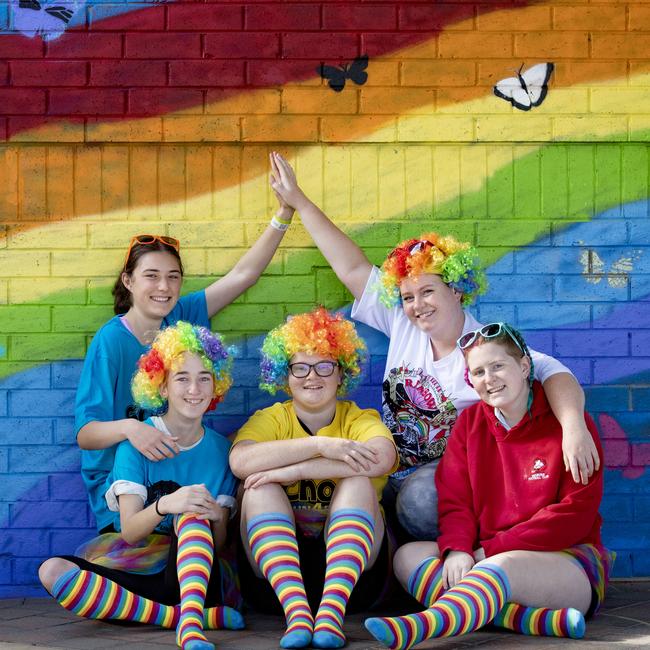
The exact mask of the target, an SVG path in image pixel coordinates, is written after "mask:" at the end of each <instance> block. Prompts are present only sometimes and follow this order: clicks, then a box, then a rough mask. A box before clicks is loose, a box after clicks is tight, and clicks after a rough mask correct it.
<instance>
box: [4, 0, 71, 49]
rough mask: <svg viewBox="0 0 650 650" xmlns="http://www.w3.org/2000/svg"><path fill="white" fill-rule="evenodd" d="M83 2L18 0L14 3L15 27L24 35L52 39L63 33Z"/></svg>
mask: <svg viewBox="0 0 650 650" xmlns="http://www.w3.org/2000/svg"><path fill="white" fill-rule="evenodd" d="M81 6H82V3H81V2H77V1H74V2H70V1H68V0H63V1H61V0H50V1H49V2H47V1H39V0H18V2H15V3H14V5H13V12H12V22H13V29H14V30H16V31H18V32H20V33H21V34H23V35H24V36H27V37H29V38H33V37H34V36H41V38H42V39H43V40H44V41H51V40H54V39H55V38H58V37H59V36H61V34H63V32H64V31H65V28H66V27H67V25H68V23H69V22H70V20H71V18H72V17H73V15H74V14H75V12H76V11H77V10H78V9H79V8H80V7H81Z"/></svg>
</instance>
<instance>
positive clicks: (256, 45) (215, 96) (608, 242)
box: [0, 0, 650, 596]
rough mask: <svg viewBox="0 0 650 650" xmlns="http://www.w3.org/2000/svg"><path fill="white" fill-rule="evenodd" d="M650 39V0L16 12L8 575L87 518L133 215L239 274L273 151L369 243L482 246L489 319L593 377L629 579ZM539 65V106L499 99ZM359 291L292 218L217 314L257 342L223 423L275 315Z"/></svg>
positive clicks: (230, 421) (648, 372)
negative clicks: (81, 388)
mask: <svg viewBox="0 0 650 650" xmlns="http://www.w3.org/2000/svg"><path fill="white" fill-rule="evenodd" d="M649 52H650V5H648V3H647V2H645V1H643V0H638V1H634V0H630V1H628V2H617V1H616V0H603V1H602V2H599V1H598V0H593V1H591V2H587V1H586V0H540V1H534V0H529V1H526V0H517V1H516V2H515V1H509V0H502V1H500V2H492V1H489V0H485V1H483V2H473V1H472V0H467V1H462V0H458V1H455V2H454V1H449V2H437V1H436V2H434V1H433V0H426V1H420V2H418V1H416V0H413V1H405V2H400V1H399V0H385V1H382V0H373V1H368V2H365V1H356V2H341V1H326V0H325V1H321V2H309V1H305V2H295V3H294V2H283V1H279V0H278V1H272V0H260V1H254V0H251V1H249V2H239V1H237V0H234V1H228V0H222V1H218V0H213V1H209V0H208V1H205V2H199V1H196V2H185V1H178V2H172V1H170V2H149V1H147V0H139V1H138V2H119V1H117V0H115V1H113V0H107V1H105V2H101V1H95V0H89V1H88V2H86V3H84V2H82V1H81V0H79V1H70V0H65V1H63V2H58V1H54V0H43V1H42V0H8V1H7V0H6V1H5V2H4V3H3V4H2V5H0V138H1V139H2V141H3V142H2V143H1V144H0V156H1V164H0V215H1V216H0V218H1V221H2V226H1V232H0V237H1V239H0V303H1V306H0V378H1V379H0V527H1V528H2V530H1V531H0V596H7V595H19V594H42V593H43V592H42V590H40V588H39V587H37V586H36V584H35V583H36V568H37V566H38V564H39V562H40V561H41V559H42V558H44V557H46V556H48V555H50V554H54V553H67V552H71V551H73V550H74V548H75V547H76V545H77V544H78V543H79V542H80V541H82V540H85V539H87V538H88V537H89V536H90V535H91V533H92V519H91V516H90V514H89V510H88V507H87V504H86V498H85V493H84V488H83V485H82V483H81V480H80V478H79V475H78V465H79V453H78V450H77V448H76V445H75V441H74V431H73V418H72V413H73V403H74V393H75V386H76V381H77V378H78V374H79V370H80V365H81V362H80V359H82V358H83V355H84V352H85V349H86V346H87V344H88V341H89V339H90V337H91V336H92V334H93V332H94V331H95V330H96V328H97V327H98V326H99V325H100V324H101V323H102V322H103V321H105V320H106V319H107V318H108V317H109V316H110V315H111V300H110V292H109V285H110V284H111V282H112V281H113V280H114V277H115V275H116V273H117V271H118V269H119V266H120V264H121V261H122V255H123V252H124V249H125V246H126V243H127V241H128V238H129V236H130V235H131V234H134V233H136V232H152V231H153V232H164V233H167V234H170V235H173V236H176V237H179V238H180V239H181V240H182V244H183V249H184V259H185V262H186V266H187V270H188V271H189V277H188V280H187V282H186V289H191V288H195V287H198V286H202V285H203V284H205V282H206V278H208V277H214V276H215V275H218V274H220V273H223V272H224V271H225V270H227V269H228V268H230V266H231V265H232V263H233V260H234V259H236V258H237V257H238V256H239V255H240V254H241V253H242V251H243V250H244V249H245V248H246V247H247V246H248V245H249V243H250V242H251V241H252V240H253V239H254V238H255V237H256V236H257V234H258V233H259V232H261V230H262V229H263V228H264V226H265V224H266V223H267V221H268V219H269V216H270V213H271V210H272V205H273V199H272V196H270V193H269V190H268V187H267V153H268V151H269V150H270V149H271V148H278V149H279V150H281V151H283V152H284V153H286V154H288V155H289V156H290V157H291V159H292V160H293V161H294V162H295V164H296V165H297V168H298V175H299V177H300V179H301V181H302V182H303V184H304V186H305V188H306V189H307V190H308V192H309V193H310V194H311V195H312V196H313V197H314V198H315V199H316V200H317V201H318V202H319V203H320V205H321V206H323V207H324V209H325V211H326V212H327V213H328V214H329V215H330V216H331V217H332V218H333V219H334V220H335V221H336V223H337V224H339V225H340V226H341V227H342V228H344V229H345V230H346V231H347V232H348V233H350V234H351V235H353V237H354V238H355V239H356V241H358V242H359V243H360V244H361V245H362V246H363V247H364V248H365V250H366V251H367V252H368V254H369V256H370V257H371V258H372V259H373V260H375V261H379V260H381V259H382V257H383V256H384V255H385V253H386V251H387V250H388V249H389V248H390V247H391V246H392V245H393V244H394V243H396V242H397V241H398V240H400V239H401V238H404V237H406V236H410V235H413V234H417V233H419V232H420V231H421V230H423V229H425V228H430V227H432V226H434V227H435V228H436V229H438V230H440V231H446V232H451V233H455V234H456V235H458V236H460V237H461V238H465V239H468V240H472V241H473V242H474V243H475V244H476V245H477V246H478V247H479V249H480V250H481V252H482V255H483V257H484V259H485V260H486V262H487V264H488V266H489V277H490V283H491V288H490V291H489V293H488V294H487V295H486V296H484V297H483V298H482V299H481V301H480V303H479V304H478V306H477V307H476V309H475V311H476V314H477V315H478V316H479V318H480V319H482V320H484V321H488V320H492V319H507V320H509V321H511V322H513V323H515V324H516V325H517V326H519V327H521V328H522V329H524V330H525V331H526V332H527V333H528V336H529V339H530V341H531V343H532V344H533V345H534V347H536V348H538V349H540V350H543V351H546V352H549V353H551V354H554V355H555V356H557V357H559V358H560V359H562V360H563V361H565V362H566V363H567V364H568V365H569V366H570V367H571V368H572V369H573V370H574V372H575V373H576V375H577V376H578V378H579V379H580V381H581V382H583V384H584V385H585V388H586V391H587V395H588V407H589V410H590V411H591V412H592V413H593V414H594V416H595V418H596V420H597V422H598V424H599V426H600V430H601V434H602V436H603V438H604V443H605V449H606V454H605V463H606V466H607V469H606V497H605V500H604V503H603V508H602V511H603V514H604V516H605V519H606V524H605V539H606V542H607V543H608V545H609V546H611V547H612V548H614V549H616V550H617V551H618V560H617V564H616V574H617V575H620V576H630V575H648V574H650V561H649V559H648V558H649V557H650V554H649V553H648V551H649V550H650V480H649V478H648V477H649V476H650V472H648V470H647V466H648V465H649V464H650V435H649V431H650V386H649V382H650V355H649V354H648V349H649V348H650V301H649V300H650V222H649V216H650V215H649V205H650V203H649V198H650V190H649V186H648V183H649V155H650V152H649V150H648V144H647V143H648V139H649V136H650V58H649V56H650V55H649V54H648V53H649ZM363 55H367V56H368V57H369V63H368V66H367V70H366V72H367V75H368V77H367V81H366V82H365V83H356V82H358V81H362V80H363V75H362V74H360V73H359V71H360V68H361V67H362V64H360V63H359V60H358V57H361V56H363ZM355 59H356V60H357V63H356V64H355V63H354V62H355ZM539 63H553V64H554V66H555V68H554V71H553V73H552V75H551V77H550V82H549V84H548V94H547V96H546V97H545V98H541V99H543V101H542V102H541V103H540V104H539V105H538V106H534V107H532V108H531V110H526V111H524V110H518V109H517V108H515V107H514V106H512V105H511V104H510V103H509V102H508V101H507V100H506V99H504V98H502V97H498V96H496V95H495V94H494V92H493V86H494V85H495V84H498V83H499V82H500V81H501V80H503V79H504V78H506V77H513V75H515V71H517V70H520V67H521V66H522V65H523V70H522V71H526V70H528V69H529V68H530V67H531V66H532V65H534V64H539ZM322 64H326V65H329V66H342V67H339V70H338V72H337V71H334V72H333V71H331V70H329V71H328V70H327V69H323V68H322ZM346 66H347V67H346ZM355 66H356V67H355ZM323 71H325V72H327V73H328V75H329V76H330V77H332V81H333V84H334V85H337V84H338V85H339V86H341V85H343V84H344V86H345V87H344V88H343V89H342V90H340V92H337V91H335V90H333V89H332V88H331V87H330V86H329V85H328V83H327V82H326V81H324V80H323V79H321V74H320V73H321V72H323ZM523 75H524V76H523V82H524V83H526V82H528V83H530V84H531V86H532V85H534V83H533V82H534V80H533V79H531V78H527V77H526V74H525V72H524V73H523ZM542 81H543V80H542ZM518 83H519V82H518ZM502 94H503V93H502ZM505 94H507V92H506V93H505ZM349 300H350V296H349V295H348V294H347V293H346V292H345V290H344V289H342V287H341V285H340V284H339V283H338V282H337V280H336V278H335V277H334V275H333V274H332V272H331V271H330V270H329V268H328V267H327V265H326V264H325V263H324V260H323V259H322V257H321V256H320V255H319V254H318V253H317V252H316V251H315V249H314V248H313V247H312V245H311V241H310V239H309V237H308V236H307V235H306V233H305V232H304V230H302V229H301V227H300V226H299V225H298V226H297V225H294V226H292V228H291V231H290V233H289V234H288V235H287V237H286V238H285V240H284V244H283V248H282V249H281V251H280V252H279V253H278V254H277V255H276V258H275V260H274V263H273V264H272V266H271V267H270V268H269V270H268V271H267V273H266V274H265V275H264V277H263V278H262V279H261V281H260V282H259V283H258V284H257V286H255V287H254V288H253V289H251V290H250V291H248V292H247V293H246V294H245V296H243V297H242V298H241V299H240V300H238V301H237V302H236V303H235V304H234V305H232V306H231V307H229V308H228V309H226V310H225V311H224V312H222V313H221V314H219V315H218V316H217V317H216V318H215V321H214V326H215V327H216V328H217V329H218V330H220V331H222V332H225V333H227V334H228V335H229V338H230V339H232V340H234V341H237V342H238V343H239V348H240V350H241V355H240V356H241V358H240V359H239V361H238V364H237V371H236V375H237V382H238V383H237V387H236V388H235V389H234V390H233V391H231V393H230V395H229V396H228V399H227V400H226V402H225V404H224V405H223V406H221V407H220V408H219V411H218V412H217V415H216V417H215V424H216V425H217V427H218V428H220V429H221V430H222V431H231V430H232V429H234V428H235V427H236V426H237V424H238V423H239V422H241V421H242V419H243V418H244V417H245V416H246V414H248V413H250V412H251V411H252V410H253V409H254V408H256V407H259V406H261V405H264V404H266V403H267V398H265V397H263V396H262V395H261V394H260V393H259V391H258V390H257V388H256V384H257V362H256V348H257V345H258V343H259V335H260V334H261V333H263V332H265V331H266V330H267V329H268V328H270V327H272V326H274V325H276V324H277V323H279V322H280V321H281V320H282V319H283V318H284V317H285V316H286V315H287V314H288V313H291V312H295V311H299V310H303V309H306V308H308V307H311V306H313V305H314V303H317V302H319V303H323V304H325V305H326V306H328V307H340V306H344V305H346V304H348V303H349ZM364 333H366V334H367V335H368V337H369V338H370V341H371V349H372V351H373V355H374V356H373V360H372V364H371V367H370V368H369V372H368V375H367V381H366V384H365V385H364V386H363V387H362V389H361V390H360V391H358V393H357V398H358V399H359V401H361V402H362V403H363V404H373V405H378V397H379V389H378V386H377V385H378V383H379V382H380V381H381V372H382V368H383V359H382V353H383V350H384V349H385V342H384V341H383V340H381V337H379V336H377V335H376V334H373V333H372V332H369V331H367V330H364Z"/></svg>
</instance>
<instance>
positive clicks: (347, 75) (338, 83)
mask: <svg viewBox="0 0 650 650" xmlns="http://www.w3.org/2000/svg"><path fill="white" fill-rule="evenodd" d="M367 67H368V55H367V54H363V55H362V56H358V57H357V58H356V59H354V61H352V63H348V64H344V65H340V66H337V65H326V64H325V63H321V64H320V66H319V67H318V73H319V74H320V76H321V77H322V78H323V79H327V83H328V84H329V87H330V88H331V89H332V90H334V91H336V92H337V93H340V92H341V91H342V90H343V88H345V81H346V79H350V81H353V82H354V83H355V84H357V85H358V86H361V85H363V84H365V83H366V81H367V80H368V73H367V72H366V68H367Z"/></svg>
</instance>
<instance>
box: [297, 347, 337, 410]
mask: <svg viewBox="0 0 650 650" xmlns="http://www.w3.org/2000/svg"><path fill="white" fill-rule="evenodd" d="M320 361H330V362H334V363H336V359H332V358H331V357H322V356H319V355H314V354H305V353H304V352H297V353H296V354H294V355H293V356H292V357H291V361H290V362H289V363H290V364H293V363H308V364H316V363H319V362H320ZM341 378H342V377H341V369H340V368H339V367H338V366H336V367H335V368H334V372H333V373H332V374H331V375H330V376H329V377H319V376H318V375H317V374H316V370H315V369H314V368H312V369H311V370H310V372H309V374H308V375H307V376H306V377H303V378H301V379H299V378H298V377H294V376H293V375H292V374H291V372H289V377H288V381H289V390H290V391H291V397H293V401H294V403H295V404H296V406H298V408H299V409H302V410H303V411H309V412H311V413H318V412H320V411H323V410H325V409H327V408H330V407H331V406H332V405H333V404H334V403H335V402H336V391H337V389H338V387H339V384H340V383H341Z"/></svg>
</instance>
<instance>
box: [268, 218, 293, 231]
mask: <svg viewBox="0 0 650 650" xmlns="http://www.w3.org/2000/svg"><path fill="white" fill-rule="evenodd" d="M271 226H272V227H273V228H275V229H276V230H282V231H284V230H287V228H289V224H288V223H284V222H283V221H280V220H279V219H278V218H277V217H276V216H275V215H273V218H272V219H271Z"/></svg>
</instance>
